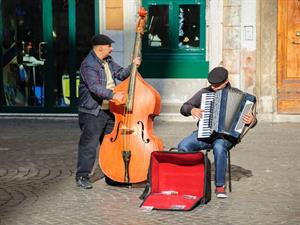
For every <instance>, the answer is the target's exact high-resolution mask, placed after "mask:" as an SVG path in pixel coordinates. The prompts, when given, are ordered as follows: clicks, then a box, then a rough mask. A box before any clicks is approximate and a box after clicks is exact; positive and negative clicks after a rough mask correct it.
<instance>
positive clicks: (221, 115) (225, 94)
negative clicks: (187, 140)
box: [198, 88, 256, 143]
mask: <svg viewBox="0 0 300 225" xmlns="http://www.w3.org/2000/svg"><path fill="white" fill-rule="evenodd" d="M255 102H256V97H255V96H254V95H250V94H248V93H245V92H242V91H241V90H239V89H237V88H225V89H222V90H219V91H217V92H209V93H203V94H202V98H201V109H203V110H204V112H203V117H202V118H201V119H200V120H199V123H198V138H199V139H200V140H201V139H213V138H214V137H224V138H226V139H228V140H229V141H231V142H233V143H237V142H238V141H239V139H240V136H241V134H242V132H243V130H244V127H245V123H244V122H243V116H244V115H245V114H247V113H249V112H251V111H252V109H253V106H254V104H255Z"/></svg>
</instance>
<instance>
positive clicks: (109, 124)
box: [76, 110, 114, 179]
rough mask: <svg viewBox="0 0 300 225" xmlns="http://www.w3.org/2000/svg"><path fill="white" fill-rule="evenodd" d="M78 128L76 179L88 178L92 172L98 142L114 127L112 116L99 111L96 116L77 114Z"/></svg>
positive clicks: (107, 112)
mask: <svg viewBox="0 0 300 225" xmlns="http://www.w3.org/2000/svg"><path fill="white" fill-rule="evenodd" d="M78 118H79V127H80V130H81V134H80V140H79V145H78V160H77V170H76V179H78V178H79V177H88V175H89V174H90V173H91V172H92V169H93V166H94V163H95V159H96V155H97V150H98V146H99V142H100V143H101V141H102V139H103V136H104V135H105V134H109V133H110V132H111V131H112V129H113V127H114V115H113V114H112V113H110V112H109V111H103V110H100V112H99V114H98V115H97V116H94V115H92V114H89V113H83V112H79V114H78Z"/></svg>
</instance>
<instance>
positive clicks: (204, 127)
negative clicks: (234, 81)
mask: <svg viewBox="0 0 300 225" xmlns="http://www.w3.org/2000/svg"><path fill="white" fill-rule="evenodd" d="M214 96H215V93H214V92H210V93H203V94H202V98H201V109H202V110H204V112H203V114H202V118H201V119H200V120H199V124H198V128H199V129H198V138H208V137H210V135H211V118H210V115H211V112H212V110H213V109H212V107H213V100H214Z"/></svg>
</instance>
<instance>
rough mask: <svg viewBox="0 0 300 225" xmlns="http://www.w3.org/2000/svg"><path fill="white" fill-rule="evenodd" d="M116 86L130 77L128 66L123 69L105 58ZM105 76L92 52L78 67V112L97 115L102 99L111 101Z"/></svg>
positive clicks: (101, 65)
mask: <svg viewBox="0 0 300 225" xmlns="http://www.w3.org/2000/svg"><path fill="white" fill-rule="evenodd" d="M105 61H106V62H107V63H108V65H109V68H110V71H111V74H112V76H113V79H114V81H115V84H116V80H124V79H126V78H127V77H128V76H129V75H130V68H131V65H129V66H128V67H127V68H123V67H121V66H120V65H118V64H117V63H116V62H115V61H114V60H113V59H112V57H110V56H108V57H107V58H105ZM106 82H107V81H106V75H105V71H104V66H103V64H102V62H101V60H100V59H99V58H98V57H97V56H96V54H95V52H94V51H93V50H91V51H90V53H89V54H88V55H87V56H86V58H85V59H84V60H83V62H82V63H81V66H80V84H79V102H78V104H79V108H78V110H79V111H80V112H85V113H90V114H93V115H95V116H96V115H98V113H99V111H100V109H101V104H102V101H103V100H104V99H106V100H111V99H112V98H113V95H114V94H113V92H112V90H110V89H106Z"/></svg>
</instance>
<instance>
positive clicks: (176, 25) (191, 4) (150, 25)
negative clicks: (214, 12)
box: [141, 0, 208, 78]
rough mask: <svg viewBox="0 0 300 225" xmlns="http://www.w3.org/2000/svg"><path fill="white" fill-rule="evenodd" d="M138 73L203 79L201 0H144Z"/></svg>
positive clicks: (205, 70) (203, 6)
mask: <svg viewBox="0 0 300 225" xmlns="http://www.w3.org/2000/svg"><path fill="white" fill-rule="evenodd" d="M143 6H144V7H145V8H146V9H147V11H148V21H147V29H146V32H145V35H144V38H143V64H142V66H141V72H142V74H143V76H144V77H148V78H204V77H206V76H207V72H208V62H206V61H205V60H206V56H205V46H206V45H205V0H144V1H143Z"/></svg>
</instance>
